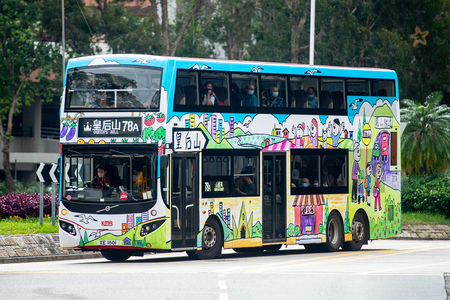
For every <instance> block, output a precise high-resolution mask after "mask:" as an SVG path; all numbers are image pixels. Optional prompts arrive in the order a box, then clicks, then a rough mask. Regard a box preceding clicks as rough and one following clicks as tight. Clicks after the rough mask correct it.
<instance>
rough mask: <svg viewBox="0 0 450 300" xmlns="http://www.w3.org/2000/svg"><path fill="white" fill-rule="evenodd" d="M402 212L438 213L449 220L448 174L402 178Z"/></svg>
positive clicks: (449, 180)
mask: <svg viewBox="0 0 450 300" xmlns="http://www.w3.org/2000/svg"><path fill="white" fill-rule="evenodd" d="M402 211H404V212H416V211H423V212H429V213H438V214H441V215H445V216H446V217H447V218H450V173H449V172H445V173H437V174H423V175H408V176H406V177H404V178H402Z"/></svg>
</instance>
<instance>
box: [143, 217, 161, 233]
mask: <svg viewBox="0 0 450 300" xmlns="http://www.w3.org/2000/svg"><path fill="white" fill-rule="evenodd" d="M165 221H166V220H159V221H155V222H151V223H145V224H143V225H142V227H141V236H146V235H148V234H150V233H152V232H153V231H155V230H156V229H158V228H159V227H161V225H162V224H164V222H165Z"/></svg>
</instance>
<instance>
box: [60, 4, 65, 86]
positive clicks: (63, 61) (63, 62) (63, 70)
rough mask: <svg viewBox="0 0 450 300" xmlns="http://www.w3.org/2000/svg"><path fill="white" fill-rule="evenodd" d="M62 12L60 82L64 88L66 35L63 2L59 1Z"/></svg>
mask: <svg viewBox="0 0 450 300" xmlns="http://www.w3.org/2000/svg"><path fill="white" fill-rule="evenodd" d="M61 10H62V82H63V86H64V74H65V73H66V35H65V28H64V26H65V24H64V0H61Z"/></svg>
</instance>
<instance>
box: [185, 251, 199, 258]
mask: <svg viewBox="0 0 450 300" xmlns="http://www.w3.org/2000/svg"><path fill="white" fill-rule="evenodd" d="M186 254H187V255H188V256H189V258H190V259H198V255H197V250H189V251H186Z"/></svg>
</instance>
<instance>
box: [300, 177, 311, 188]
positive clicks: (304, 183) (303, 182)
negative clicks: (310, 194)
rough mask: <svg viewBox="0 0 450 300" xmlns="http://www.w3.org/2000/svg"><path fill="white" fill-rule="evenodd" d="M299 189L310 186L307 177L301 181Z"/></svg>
mask: <svg viewBox="0 0 450 300" xmlns="http://www.w3.org/2000/svg"><path fill="white" fill-rule="evenodd" d="M300 186H301V187H310V186H311V184H310V183H309V179H308V178H307V177H305V178H303V179H302V184H301V185H300Z"/></svg>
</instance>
